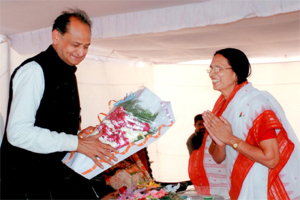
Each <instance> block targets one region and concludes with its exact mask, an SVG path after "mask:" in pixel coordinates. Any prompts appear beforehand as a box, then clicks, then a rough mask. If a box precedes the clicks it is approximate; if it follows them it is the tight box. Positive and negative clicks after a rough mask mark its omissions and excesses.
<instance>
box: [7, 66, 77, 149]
mask: <svg viewBox="0 0 300 200" xmlns="http://www.w3.org/2000/svg"><path fill="white" fill-rule="evenodd" d="M44 87H45V83H44V74H43V70H42V68H41V67H40V66H39V64H38V63H36V62H34V61H32V62H29V63H27V64H26V65H24V66H22V67H21V68H20V69H19V70H18V72H17V73H16V75H15V77H14V79H13V100H12V103H11V109H10V117H9V121H8V125H7V132H8V135H7V137H8V140H9V142H10V143H11V144H12V145H14V146H17V147H20V148H23V149H26V150H29V151H32V152H35V153H52V152H57V151H75V150H76V149H77V146H78V138H77V136H75V135H70V134H66V133H57V132H55V131H50V130H49V129H45V128H40V127H37V126H34V123H35V115H36V111H37V110H38V108H39V105H40V101H41V99H42V97H43V94H44Z"/></svg>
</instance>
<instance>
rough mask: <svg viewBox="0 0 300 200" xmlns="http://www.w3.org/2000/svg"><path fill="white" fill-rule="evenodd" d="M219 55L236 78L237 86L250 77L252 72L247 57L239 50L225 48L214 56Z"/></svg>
mask: <svg viewBox="0 0 300 200" xmlns="http://www.w3.org/2000/svg"><path fill="white" fill-rule="evenodd" d="M217 54H221V55H222V56H224V57H225V58H226V59H227V60H228V63H229V65H230V66H231V67H232V70H233V71H234V72H235V73H236V75H237V77H238V84H241V83H243V82H244V81H246V80H247V77H249V76H250V74H251V72H252V70H251V65H250V63H249V60H248V58H247V56H246V55H245V54H244V52H242V51H241V50H238V49H234V48H226V49H221V50H219V51H216V53H215V54H214V55H217Z"/></svg>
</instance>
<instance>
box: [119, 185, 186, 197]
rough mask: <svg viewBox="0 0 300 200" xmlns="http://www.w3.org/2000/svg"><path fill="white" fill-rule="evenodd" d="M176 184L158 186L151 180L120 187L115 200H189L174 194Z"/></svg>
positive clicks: (176, 187)
mask: <svg viewBox="0 0 300 200" xmlns="http://www.w3.org/2000/svg"><path fill="white" fill-rule="evenodd" d="M178 188H179V184H178V185H175V186H173V185H171V184H170V185H167V186H165V187H162V186H160V184H157V183H155V182H153V181H151V182H149V183H144V184H137V185H136V186H134V187H131V188H127V187H126V186H124V187H122V188H120V189H119V190H118V191H117V193H116V199H117V200H126V199H127V200H182V199H186V200H190V198H189V197H187V196H182V197H181V196H179V195H177V194H176V191H177V189H178Z"/></svg>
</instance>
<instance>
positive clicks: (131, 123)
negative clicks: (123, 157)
mask: <svg viewBox="0 0 300 200" xmlns="http://www.w3.org/2000/svg"><path fill="white" fill-rule="evenodd" d="M97 129H99V130H98V131H100V130H101V129H102V135H101V137H100V141H101V142H103V143H106V144H110V145H111V146H113V147H115V148H121V147H123V146H126V145H128V144H129V143H131V142H134V141H137V140H138V139H139V137H142V138H144V137H143V136H144V135H146V134H147V133H148V132H149V131H150V125H149V124H148V123H147V122H144V121H141V120H138V118H137V117H134V116H133V115H131V114H129V113H126V110H125V108H124V107H123V106H119V107H117V108H115V109H114V110H113V111H112V112H111V113H110V114H109V115H108V116H107V118H106V119H105V120H103V122H102V123H101V124H100V126H98V127H97Z"/></svg>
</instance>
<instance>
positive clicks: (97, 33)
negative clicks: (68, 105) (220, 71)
mask: <svg viewBox="0 0 300 200" xmlns="http://www.w3.org/2000/svg"><path fill="white" fill-rule="evenodd" d="M18 2H19V1H18ZM25 2H26V3H25ZM34 2H36V1H34ZM74 2H75V3H74V4H73V1H72V2H70V1H68V2H65V1H45V2H44V4H41V3H40V2H39V3H36V4H35V3H33V2H32V1H20V3H17V4H16V5H15V6H13V5H12V4H10V3H7V2H1V18H2V19H1V30H0V31H1V32H0V33H1V34H2V35H6V37H7V38H8V40H9V42H10V44H11V46H12V47H13V48H14V49H15V50H16V51H17V52H19V53H20V54H32V53H37V52H39V51H42V50H44V49H46V48H47V46H48V45H49V44H50V43H51V27H50V26H51V24H52V22H51V21H53V19H54V18H55V16H54V14H53V13H55V15H58V14H59V12H60V11H61V10H64V9H65V8H66V7H74V6H77V7H79V8H81V9H84V10H86V12H87V13H89V15H90V16H91V17H92V20H93V29H92V35H93V39H92V45H91V48H90V51H89V54H90V55H94V56H100V57H104V58H114V59H115V58H117V59H127V60H128V59H131V60H132V59H135V60H144V61H151V62H155V63H178V62H184V61H190V60H200V59H202V60H207V59H211V56H212V54H213V53H214V52H215V51H216V50H218V49H220V48H224V47H228V46H230V47H235V48H239V49H241V50H243V51H244V52H245V53H246V54H247V55H248V56H249V57H255V58H259V57H271V58H274V57H287V56H297V55H299V54H300V11H299V10H300V2H299V1H294V0H276V1H250V0H247V1H219V0H207V1H205V0H202V1H175V0H174V1H159V2H158V1H145V0H142V1H141V0H140V1H125V0H123V1H111V3H108V2H107V1H93V2H94V4H93V3H91V1H87V2H86V1H84V2H83V1H82V2H81V1H74ZM85 2H86V3H85ZM116 2H117V3H116ZM141 2H143V4H141ZM88 5H89V6H88ZM128 5H130V6H128ZM45 6H47V7H48V8H49V9H47V11H46V13H45V14H47V13H48V14H49V13H50V12H52V14H51V20H50V19H47V17H45V20H48V23H44V22H43V23H41V22H39V21H41V20H42V18H44V17H41V18H39V19H37V18H36V16H39V15H40V12H41V10H40V9H41V8H42V7H44V8H45ZM122 6H123V7H124V9H121V7H122ZM22 7H23V8H24V7H25V10H26V9H27V8H28V12H26V15H25V16H26V17H25V18H24V17H23V18H24V20H25V19H30V20H31V21H37V23H32V22H31V23H29V22H28V21H26V20H25V21H24V23H23V22H22V19H23V18H22V17H21V14H22V13H23V14H24V11H21V10H22ZM60 9H61V10H60ZM97 9H98V10H99V12H98V14H97ZM23 10H24V9H23ZM38 10H39V11H38ZM107 10H110V11H107ZM3 11H4V12H3ZM10 11H13V12H15V13H16V17H13V16H12V15H11V14H9V13H11V12H10ZM18 11H20V13H19V14H17V13H18ZM37 11H38V12H37ZM6 14H7V15H8V16H6ZM33 16H35V17H34V18H33ZM41 16H47V15H41ZM16 19H18V20H19V23H21V24H22V26H21V24H17V23H16ZM49 20H50V21H49ZM8 21H11V23H7V22H8ZM26 23H28V26H24V25H25V24H26ZM9 24H10V25H9ZM32 24H37V25H36V26H34V25H32ZM45 24H49V26H48V27H44V26H45ZM28 27H31V28H35V29H36V30H33V29H31V30H30V31H28V30H29V29H28ZM9 33H12V34H9Z"/></svg>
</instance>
